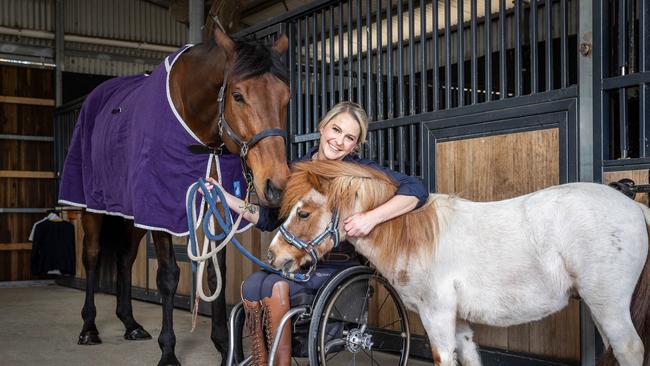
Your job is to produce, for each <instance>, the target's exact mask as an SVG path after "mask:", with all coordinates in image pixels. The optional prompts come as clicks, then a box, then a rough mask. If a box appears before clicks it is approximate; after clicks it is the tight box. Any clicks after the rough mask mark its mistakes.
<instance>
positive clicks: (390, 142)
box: [388, 127, 395, 169]
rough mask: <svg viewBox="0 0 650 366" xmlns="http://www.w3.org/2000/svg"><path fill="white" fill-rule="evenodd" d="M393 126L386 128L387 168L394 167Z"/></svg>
mask: <svg viewBox="0 0 650 366" xmlns="http://www.w3.org/2000/svg"><path fill="white" fill-rule="evenodd" d="M394 130H395V129H394V128H392V127H390V128H388V168H389V169H395V132H394Z"/></svg>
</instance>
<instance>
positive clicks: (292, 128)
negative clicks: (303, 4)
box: [287, 22, 299, 159]
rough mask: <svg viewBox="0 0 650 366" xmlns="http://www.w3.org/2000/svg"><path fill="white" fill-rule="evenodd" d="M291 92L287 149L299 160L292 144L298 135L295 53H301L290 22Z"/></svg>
mask: <svg viewBox="0 0 650 366" xmlns="http://www.w3.org/2000/svg"><path fill="white" fill-rule="evenodd" d="M288 25H289V32H288V33H289V90H290V93H291V98H289V128H288V130H289V131H288V133H289V136H288V138H287V145H288V146H287V147H288V152H289V157H290V158H291V159H295V158H297V156H296V154H295V150H296V149H295V145H294V144H292V143H291V137H293V136H295V135H296V122H297V120H296V100H298V98H297V96H296V60H295V53H297V52H296V51H298V52H299V48H298V47H296V46H295V41H296V40H295V39H294V38H295V23H294V22H289V23H288Z"/></svg>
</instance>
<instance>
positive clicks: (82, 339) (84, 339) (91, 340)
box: [77, 330, 102, 346]
mask: <svg viewBox="0 0 650 366" xmlns="http://www.w3.org/2000/svg"><path fill="white" fill-rule="evenodd" d="M101 343H102V340H101V338H99V333H97V331H94V330H89V331H86V332H83V333H81V334H79V341H78V342H77V344H80V345H83V346H92V345H93V344H101Z"/></svg>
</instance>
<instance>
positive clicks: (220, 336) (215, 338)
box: [208, 247, 228, 366]
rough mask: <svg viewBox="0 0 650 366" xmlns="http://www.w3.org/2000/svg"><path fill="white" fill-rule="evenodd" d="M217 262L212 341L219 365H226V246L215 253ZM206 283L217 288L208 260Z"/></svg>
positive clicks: (212, 289)
mask: <svg viewBox="0 0 650 366" xmlns="http://www.w3.org/2000/svg"><path fill="white" fill-rule="evenodd" d="M217 262H218V263H219V270H220V273H221V281H222V288H221V293H220V294H219V296H218V297H217V298H216V299H215V300H214V301H213V302H212V305H211V306H212V333H211V335H210V338H211V339H212V343H214V346H215V347H216V348H217V351H219V353H220V354H221V366H225V365H226V358H227V355H228V326H227V322H228V319H227V317H228V314H226V291H225V286H226V247H224V248H223V249H222V250H221V251H220V252H219V253H218V254H217ZM208 285H209V286H210V290H211V291H215V290H216V288H217V275H216V273H215V272H214V264H213V263H212V261H211V260H209V261H208Z"/></svg>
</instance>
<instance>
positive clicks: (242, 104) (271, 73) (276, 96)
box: [215, 30, 290, 206]
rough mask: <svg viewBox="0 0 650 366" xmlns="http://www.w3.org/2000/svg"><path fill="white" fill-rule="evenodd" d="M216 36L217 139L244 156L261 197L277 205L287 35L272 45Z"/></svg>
mask: <svg viewBox="0 0 650 366" xmlns="http://www.w3.org/2000/svg"><path fill="white" fill-rule="evenodd" d="M215 41H216V43H217V45H218V46H219V47H220V48H221V49H223V50H224V53H225V55H226V68H225V73H226V74H227V80H225V83H226V85H225V89H224V94H223V103H224V104H223V119H224V122H223V123H224V124H225V125H218V126H217V127H218V128H219V132H220V135H221V138H222V141H223V142H224V143H225V145H226V148H228V150H229V151H231V152H232V153H237V154H240V155H242V156H243V157H244V159H245V162H246V164H247V165H248V167H249V168H250V169H251V171H252V177H253V183H254V185H255V189H256V191H257V194H258V197H259V198H260V200H261V202H262V203H263V204H265V205H267V206H278V205H279V204H280V199H281V197H282V190H283V189H284V187H285V185H286V182H287V177H288V175H289V168H288V166H287V161H286V151H285V146H286V145H285V140H284V136H285V135H286V133H285V132H283V131H285V123H286V116H287V103H288V102H289V97H290V92H289V85H288V80H289V77H288V72H287V68H286V65H285V64H284V62H283V61H282V59H281V56H282V55H283V54H284V53H285V52H286V50H287V46H288V40H287V37H286V36H284V35H283V36H281V37H280V38H278V40H277V41H276V42H275V45H274V46H273V47H267V46H265V45H262V44H259V43H247V42H234V41H233V40H232V39H230V37H228V36H227V35H226V34H225V33H222V32H221V31H219V30H216V31H215ZM228 129H230V130H231V131H232V132H233V133H232V134H231V133H230V132H229V131H227V130H228ZM278 130H281V131H282V132H281V133H280V131H278ZM271 131H275V133H269V132H271ZM237 140H239V141H237ZM245 145H247V146H245Z"/></svg>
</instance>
